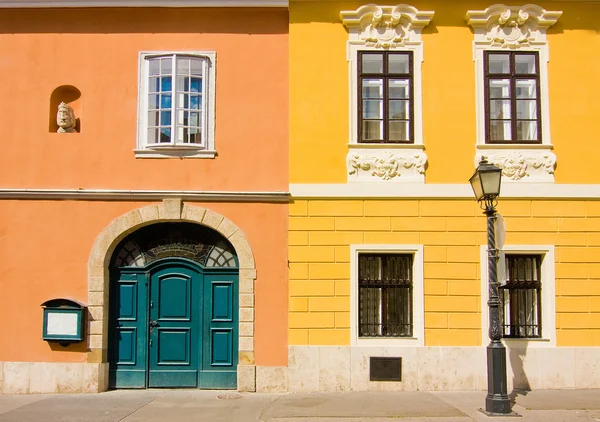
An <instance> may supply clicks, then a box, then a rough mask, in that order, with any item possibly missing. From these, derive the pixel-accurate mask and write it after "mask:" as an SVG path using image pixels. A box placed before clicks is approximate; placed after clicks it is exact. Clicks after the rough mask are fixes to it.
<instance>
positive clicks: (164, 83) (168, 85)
mask: <svg viewBox="0 0 600 422" xmlns="http://www.w3.org/2000/svg"><path fill="white" fill-rule="evenodd" d="M160 83H161V85H160V90H161V91H162V92H169V91H171V90H172V89H173V83H172V80H171V77H170V76H168V77H165V78H161V79H160Z"/></svg>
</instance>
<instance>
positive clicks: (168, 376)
mask: <svg viewBox="0 0 600 422" xmlns="http://www.w3.org/2000/svg"><path fill="white" fill-rule="evenodd" d="M201 286H202V279H201V276H200V273H198V272H196V271H193V270H192V269H190V268H186V267H183V266H178V267H174V266H173V267H166V268H162V269H160V270H158V271H157V272H155V273H153V274H151V276H150V325H151V327H150V345H149V346H150V359H149V365H148V369H149V370H148V386H149V387H196V385H197V378H198V361H199V359H198V350H199V347H198V346H199V343H200V338H199V334H200V329H199V327H201V326H202V320H201V315H200V309H201V307H200V303H201V299H202V298H201Z"/></svg>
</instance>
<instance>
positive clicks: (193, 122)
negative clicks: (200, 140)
mask: <svg viewBox="0 0 600 422" xmlns="http://www.w3.org/2000/svg"><path fill="white" fill-rule="evenodd" d="M190 126H196V127H199V126H201V124H200V113H190Z"/></svg>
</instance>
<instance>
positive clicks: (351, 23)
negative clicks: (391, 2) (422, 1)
mask: <svg viewBox="0 0 600 422" xmlns="http://www.w3.org/2000/svg"><path fill="white" fill-rule="evenodd" d="M432 17H433V12H424V11H419V10H417V9H416V8H414V7H412V6H408V5H405V4H399V5H397V6H378V5H375V4H367V5H365V6H361V7H359V8H358V9H357V10H356V11H344V12H341V13H340V18H341V19H342V22H343V23H344V25H345V26H346V27H347V28H348V29H349V30H350V31H351V32H358V38H359V41H361V42H362V43H364V44H365V45H368V46H373V47H377V48H394V47H398V46H403V45H404V44H405V42H406V41H415V40H414V39H413V38H414V34H418V33H420V31H421V29H422V28H423V27H425V26H427V25H428V24H429V21H430V20H431V18H432Z"/></svg>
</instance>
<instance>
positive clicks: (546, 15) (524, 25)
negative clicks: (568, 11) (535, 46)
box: [467, 4, 562, 49]
mask: <svg viewBox="0 0 600 422" xmlns="http://www.w3.org/2000/svg"><path fill="white" fill-rule="evenodd" d="M561 14H562V12H552V11H547V10H545V9H543V8H541V7H540V6H537V5H534V4H527V5H525V6H505V5H503V4H495V5H493V6H490V7H488V8H487V9H485V10H482V11H473V10H470V11H469V12H467V22H468V23H469V25H471V26H472V27H473V28H476V29H477V28H479V29H483V33H484V36H485V40H486V41H487V42H488V43H489V44H490V45H491V46H494V47H501V48H509V49H517V48H520V47H529V46H531V44H532V43H534V42H536V41H538V42H539V41H541V42H544V41H545V31H546V29H547V28H549V27H550V26H552V25H554V24H555V23H556V21H557V20H558V18H559V16H560V15H561Z"/></svg>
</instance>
